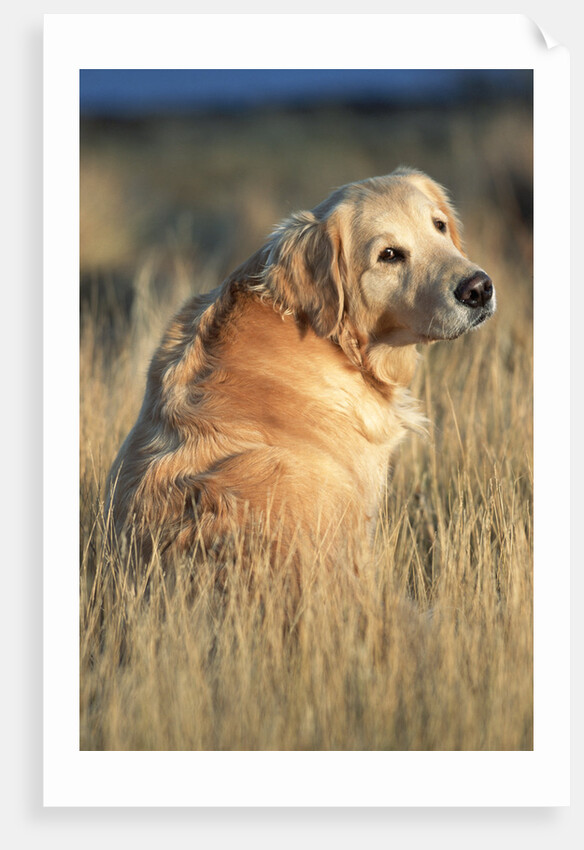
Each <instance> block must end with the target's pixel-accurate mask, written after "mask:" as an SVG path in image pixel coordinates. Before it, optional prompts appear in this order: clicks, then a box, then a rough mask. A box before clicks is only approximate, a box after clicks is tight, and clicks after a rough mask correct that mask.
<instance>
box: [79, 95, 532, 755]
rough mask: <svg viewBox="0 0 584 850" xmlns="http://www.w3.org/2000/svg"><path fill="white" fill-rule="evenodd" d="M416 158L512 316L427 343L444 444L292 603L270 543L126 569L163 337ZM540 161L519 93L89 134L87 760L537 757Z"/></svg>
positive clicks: (413, 455) (398, 483)
mask: <svg viewBox="0 0 584 850" xmlns="http://www.w3.org/2000/svg"><path fill="white" fill-rule="evenodd" d="M400 164H404V165H410V166H413V167H417V168H420V169H422V170H424V171H426V172H427V173H428V174H429V175H430V176H431V177H433V178H434V179H436V180H438V182H441V183H443V184H445V185H446V186H447V188H448V189H450V190H451V192H452V195H453V200H454V203H455V205H456V206H457V208H458V210H459V212H460V215H461V218H462V221H463V225H464V237H465V246H466V250H467V253H468V255H469V257H471V259H472V260H473V261H475V262H476V263H478V264H479V265H481V266H482V267H483V268H484V269H485V270H486V271H487V272H488V274H489V275H490V276H491V278H492V279H493V282H494V284H495V287H496V290H497V302H498V309H497V314H496V316H495V317H494V318H493V319H492V320H491V321H489V322H488V323H487V324H486V325H484V326H483V327H482V328H481V329H479V330H477V331H476V332H473V333H470V334H468V335H466V336H465V337H463V338H461V339H459V340H457V341H454V342H440V343H436V344H433V345H431V346H428V347H425V348H424V349H421V352H420V353H421V358H420V364H419V367H418V371H417V373H416V376H415V378H414V383H413V387H412V391H413V394H414V396H415V397H417V398H418V399H419V400H420V405H421V407H422V409H423V410H424V412H425V415H426V416H427V418H428V420H429V423H430V424H429V434H428V436H427V437H426V438H424V437H420V436H418V435H414V434H412V435H411V436H410V437H408V438H407V440H406V441H405V442H404V443H403V444H402V446H401V448H400V450H399V452H398V454H397V456H396V457H395V459H394V464H393V469H392V474H391V481H390V483H389V486H388V491H387V497H386V500H385V504H384V508H383V511H382V514H381V516H380V517H379V522H378V526H377V532H376V539H375V548H374V552H373V553H372V556H371V559H370V563H369V564H367V565H366V568H365V569H363V570H362V572H361V574H360V575H358V576H356V575H355V574H354V573H353V571H352V569H350V568H349V565H347V564H344V563H339V564H338V565H337V568H336V569H335V570H334V571H332V572H331V571H328V570H323V569H320V568H319V561H318V555H317V556H316V557H315V559H314V562H313V563H306V564H304V565H303V566H302V581H301V585H300V587H301V589H300V592H297V591H296V590H295V589H294V588H293V587H292V583H291V581H290V576H289V575H287V573H286V570H285V569H284V568H280V569H276V570H274V569H271V568H270V564H269V560H268V558H267V556H266V554H265V547H264V546H262V544H261V541H258V542H257V544H254V543H253V541H252V543H251V544H250V546H251V552H250V551H249V549H250V546H248V547H247V548H246V547H244V546H243V545H241V541H238V540H235V542H234V546H233V550H232V551H231V552H230V553H229V554H228V556H227V555H226V560H225V563H224V564H223V565H221V564H219V565H218V564H217V562H216V561H214V560H211V558H210V557H209V558H208V559H205V558H199V560H198V562H197V563H196V564H193V565H189V564H188V563H184V564H183V565H182V568H181V569H178V570H177V571H176V573H175V574H174V575H173V577H172V581H170V580H169V576H168V575H167V574H166V573H165V572H164V570H163V568H162V567H161V565H160V563H158V562H157V561H156V559H155V560H154V561H153V562H152V563H150V564H148V565H144V569H143V571H138V572H136V571H135V570H128V569H126V568H125V564H124V563H123V556H122V555H120V554H119V553H117V552H112V551H111V550H110V548H109V546H108V542H107V527H108V522H109V518H108V516H107V513H106V509H105V506H104V505H105V480H106V476H107V473H108V470H109V467H110V465H111V463H112V461H113V459H114V457H115V455H116V453H117V451H118V449H119V447H120V445H121V443H122V441H123V439H124V437H125V435H126V434H127V432H128V431H129V429H130V428H131V427H132V425H133V423H134V421H135V418H136V416H137V414H138V411H139V408H140V404H141V401H142V395H143V391H144V386H145V376H146V371H147V368H148V363H149V358H150V357H151V356H152V354H153V352H154V349H155V348H156V346H157V344H158V342H159V339H160V335H161V333H162V331H163V329H164V327H165V325H166V323H167V322H168V321H169V319H170V318H171V316H172V315H173V313H174V312H175V311H176V310H177V309H178V308H179V307H180V305H181V303H182V301H183V300H185V299H186V298H187V297H189V296H190V295H191V294H192V293H194V292H204V291H208V290H210V289H212V288H214V287H215V286H216V285H217V284H218V283H219V282H220V280H221V278H222V277H223V276H224V275H225V274H227V273H228V272H229V271H230V270H231V269H232V268H234V266H235V265H236V263H238V262H240V261H241V260H243V259H245V257H247V256H248V255H249V254H251V253H252V251H253V250H255V249H256V248H257V247H259V246H260V245H261V244H262V241H263V240H264V239H265V237H266V235H267V234H268V233H269V231H270V230H271V229H272V227H273V226H274V225H275V224H276V223H277V221H278V220H279V219H281V218H283V217H285V216H286V215H288V214H289V213H290V212H292V211H294V210H296V209H300V208H310V207H312V206H314V205H316V203H318V202H319V201H320V200H322V199H323V198H324V197H326V195H327V194H328V193H329V192H330V191H331V190H332V189H333V188H334V187H335V186H337V185H341V184H343V183H346V182H349V181H352V180H358V179H362V178H365V177H370V176H374V175H377V174H384V173H388V172H390V171H392V170H393V169H394V168H395V167H397V166H398V165H400ZM531 169H532V150H531V111H530V107H529V105H525V104H516V103H513V104H507V105H502V106H499V107H497V108H494V107H488V108H487V107H485V108H478V107H477V108H476V109H470V110H466V111H465V112H461V113H459V112H454V111H453V112H450V113H446V114H444V113H441V114H440V115H439V114H438V113H435V112H433V111H428V112H424V111H417V112H409V113H407V112H406V113H403V114H400V113H398V114H393V115H381V114H370V113H363V114H360V113H357V114H354V113H352V112H350V111H348V110H333V109H332V108H331V109H330V110H329V111H328V112H322V113H318V114H311V115H306V114H304V113H301V112H299V113H285V112H282V113H273V112H272V113H270V112H266V113H254V114H252V115H245V114H244V115H242V116H238V117H235V118H232V119H228V118H225V117H223V118H221V117H207V118H204V119H203V118H201V119H199V120H195V119H194V118H191V119H189V120H185V121H178V120H170V119H168V120H166V121H161V122H143V123H140V124H132V125H123V124H119V125H118V124H115V125H101V124H88V125H86V126H84V127H82V145H81V261H82V298H81V335H80V352H81V361H80V362H81V374H80V400H81V401H80V468H81V481H80V547H79V548H80V605H79V613H80V748H81V749H82V750H529V749H532V746H533V663H532V662H533V658H532V651H533V641H532V626H533V623H532V613H533V606H532V598H533V587H532V533H533V526H532V489H533V478H532V469H533V466H532V432H533V423H532V366H533V357H532V280H531V262H532V259H531V230H530V227H531V222H530V211H529V205H530V198H531V194H530V193H531ZM258 403H261V400H259V401H258ZM221 566H224V567H225V569H224V570H223V573H222V574H223V580H222V581H221V583H218V582H217V581H216V573H217V570H218V568H219V567H221Z"/></svg>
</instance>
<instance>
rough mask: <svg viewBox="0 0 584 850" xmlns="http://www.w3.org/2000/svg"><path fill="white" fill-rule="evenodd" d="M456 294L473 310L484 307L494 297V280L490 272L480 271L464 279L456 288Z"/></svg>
mask: <svg viewBox="0 0 584 850" xmlns="http://www.w3.org/2000/svg"><path fill="white" fill-rule="evenodd" d="M454 295H455V296H456V298H457V299H458V300H459V301H460V302H461V303H462V304H465V305H466V306H467V307H471V308H472V309H473V310H474V309H476V308H477V307H484V306H485V304H487V302H488V301H490V300H491V298H492V297H493V282H492V280H491V278H490V277H489V276H488V274H485V272H483V271H478V272H475V273H474V274H473V275H471V276H470V277H467V278H465V280H462V281H461V282H460V283H459V284H458V286H457V287H456V289H455V290H454Z"/></svg>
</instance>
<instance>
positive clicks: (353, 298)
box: [230, 169, 495, 349]
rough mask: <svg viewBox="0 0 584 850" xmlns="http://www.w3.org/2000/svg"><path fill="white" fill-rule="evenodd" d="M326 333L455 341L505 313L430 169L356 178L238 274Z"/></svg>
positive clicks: (377, 339) (374, 340)
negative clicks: (469, 251) (464, 248)
mask: <svg viewBox="0 0 584 850" xmlns="http://www.w3.org/2000/svg"><path fill="white" fill-rule="evenodd" d="M230 280H232V281H247V282H248V284H250V283H251V288H252V289H255V290H256V291H258V292H261V293H262V294H269V295H271V297H272V298H273V299H274V300H275V301H276V302H277V303H278V304H279V306H280V307H281V308H282V309H284V310H285V311H287V312H289V313H292V314H294V315H295V316H297V317H298V318H299V319H300V320H301V321H302V322H308V323H310V324H311V325H312V327H313V329H314V330H315V332H316V333H317V334H318V335H319V336H323V337H331V338H333V339H335V338H338V337H339V335H340V334H341V333H343V332H344V333H345V334H346V333H347V328H348V327H350V328H351V331H350V333H353V334H354V335H355V338H356V339H358V343H357V345H358V347H359V348H363V347H368V346H369V347H371V346H375V347H376V348H377V349H380V348H383V346H384V345H387V346H392V347H399V346H404V345H410V344H412V343H417V342H431V341H433V340H439V339H455V338H456V337H458V336H460V335H461V334H463V333H465V332H466V331H468V330H471V329H472V328H476V327H478V325H480V324H482V323H483V322H484V321H485V320H486V319H488V318H489V316H492V314H493V313H494V311H495V291H494V288H493V285H492V283H491V279H490V278H489V277H488V275H487V274H486V273H485V272H484V271H483V270H482V269H480V268H479V267H478V266H477V265H475V264H474V263H472V262H471V261H470V260H468V259H467V257H466V256H465V255H464V253H463V251H462V245H461V241H460V235H459V225H458V222H457V218H456V213H455V212H454V209H453V208H452V206H451V205H450V203H449V201H448V198H447V196H446V193H445V192H444V190H443V189H442V188H441V187H440V186H439V185H438V184H437V183H435V182H434V181H433V180H431V179H430V178H429V177H427V176H426V175H425V174H422V173H421V172H417V171H412V170H408V169H399V170H398V171H395V172H393V173H392V174H389V175H388V176H386V177H374V178H372V179H370V180H364V181H362V182H360V183H350V184H348V185H346V186H343V187H341V188H340V189H338V190H337V191H336V192H334V193H333V194H332V195H331V196H330V197H329V198H328V199H327V200H326V201H323V202H322V203H321V204H319V205H318V206H317V207H315V209H314V210H312V211H311V212H302V213H297V214H296V215H293V216H292V217H291V218H289V219H288V220H286V221H284V222H283V223H282V224H281V225H280V227H278V228H277V229H276V230H275V231H274V233H273V234H272V235H271V237H270V239H269V241H268V242H267V244H266V245H264V246H263V248H261V249H260V250H259V251H257V252H256V254H254V255H253V257H251V258H250V259H249V260H247V261H246V262H245V263H244V264H242V266H240V267H239V268H238V269H236V271H235V272H234V273H233V275H232V276H231V278H230Z"/></svg>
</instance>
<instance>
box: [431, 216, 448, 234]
mask: <svg viewBox="0 0 584 850" xmlns="http://www.w3.org/2000/svg"><path fill="white" fill-rule="evenodd" d="M434 227H435V228H436V230H439V231H440V233H446V231H447V229H448V225H447V224H446V222H445V221H442V219H441V218H435V219H434Z"/></svg>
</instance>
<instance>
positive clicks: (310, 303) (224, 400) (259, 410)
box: [108, 169, 495, 562]
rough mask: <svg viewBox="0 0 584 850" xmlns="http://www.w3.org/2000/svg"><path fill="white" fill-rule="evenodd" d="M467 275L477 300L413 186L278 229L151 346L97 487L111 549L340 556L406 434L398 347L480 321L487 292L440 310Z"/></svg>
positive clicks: (424, 192) (443, 226) (411, 179)
mask: <svg viewBox="0 0 584 850" xmlns="http://www.w3.org/2000/svg"><path fill="white" fill-rule="evenodd" d="M389 248H391V249H394V250H393V254H392V253H391V252H388V251H387V250H386V249H389ZM473 275H475V276H476V275H478V276H479V277H481V276H482V277H481V280H483V279H486V281H488V286H489V287H490V281H489V279H488V278H487V277H486V275H484V272H482V271H481V270H480V269H478V267H477V266H476V265H474V264H473V263H471V262H470V261H469V260H468V259H467V258H466V257H465V255H464V254H463V252H462V247H461V242H460V236H459V225H458V222H457V219H456V215H455V213H454V210H453V208H452V206H451V205H450V203H449V201H448V200H447V196H446V194H445V192H444V190H443V189H442V188H441V187H440V186H438V185H437V184H436V183H434V182H433V181H432V180H430V178H428V177H427V176H426V175H424V174H421V173H420V172H416V171H412V170H409V169H399V170H398V171H396V172H394V173H393V174H391V175H388V176H386V177H381V178H373V179H371V180H365V181H362V182H360V183H353V184H349V185H347V186H344V187H342V188H340V189H338V190H337V191H335V192H334V193H333V194H332V195H331V196H330V197H329V198H328V199H327V200H326V201H324V202H323V203H322V204H320V205H319V206H317V207H316V208H315V209H314V210H313V211H311V212H301V213H298V214H296V215H293V216H292V217H291V218H289V219H288V220H286V221H284V222H283V223H282V224H281V225H280V226H279V227H278V228H277V229H276V230H275V231H274V233H273V234H272V235H271V236H270V238H269V239H268V241H267V242H266V244H265V245H264V246H263V247H262V248H260V249H259V250H258V251H257V252H256V253H255V254H254V255H253V256H252V257H251V258H250V259H249V260H247V261H246V262H245V263H243V264H242V265H241V266H240V267H239V268H237V269H236V270H235V271H234V272H233V273H232V274H231V275H230V276H229V277H228V278H227V279H226V280H225V281H224V282H223V284H222V285H221V286H220V287H219V288H218V289H217V290H215V291H214V292H213V293H211V294H210V295H208V296H203V297H196V298H193V299H192V300H190V301H189V302H188V303H187V304H186V305H185V306H184V307H183V308H182V310H181V311H180V312H179V314H178V315H177V316H176V318H175V319H173V321H172V322H171V324H170V326H169V328H168V330H167V331H166V334H165V336H164V338H163V340H162V343H161V345H160V347H159V349H158V351H157V352H156V354H155V355H154V359H153V361H152V364H151V366H150V370H149V373H148V381H147V387H146V393H145V397H144V402H143V405H142V409H141V411H140V414H139V417H138V420H137V422H136V424H135V425H134V428H133V429H132V431H131V432H130V434H129V435H128V437H127V438H126V441H125V442H124V444H123V446H122V448H121V450H120V452H119V455H118V457H117V459H116V461H115V463H114V465H113V467H112V471H111V473H110V479H109V485H108V487H109V490H110V492H111V498H112V508H113V514H114V518H115V525H116V529H117V532H118V534H120V535H121V534H129V533H131V535H132V537H133V540H134V541H135V543H136V545H137V547H138V549H139V551H140V552H141V553H142V555H143V556H144V555H145V556H148V555H149V554H150V553H151V552H152V550H153V545H156V547H157V548H158V550H159V551H161V552H163V553H164V552H169V553H181V552H186V553H189V552H192V551H193V549H194V548H195V547H196V546H197V545H203V546H204V547H206V548H211V547H213V546H216V545H217V544H220V543H221V542H222V541H223V540H224V539H225V538H226V536H228V535H230V534H231V533H232V532H233V531H234V529H236V528H241V527H249V526H253V525H255V526H257V524H258V523H259V524H260V525H262V524H263V527H265V526H266V525H269V526H270V528H271V529H272V530H274V531H276V532H277V535H278V545H280V546H281V547H284V548H286V547H291V546H293V545H294V546H296V545H308V546H311V547H315V548H318V550H319V551H320V552H321V553H323V554H324V556H325V557H327V558H328V559H329V560H330V561H331V562H332V561H334V559H335V558H337V557H339V556H340V555H344V554H347V553H348V554H349V555H350V556H351V557H353V558H354V557H357V556H358V554H359V553H360V552H362V549H363V546H364V545H365V546H366V545H367V543H368V541H369V539H370V534H371V529H372V527H373V524H374V523H375V519H376V517H377V512H378V508H379V504H380V499H381V497H382V494H383V490H384V486H385V482H386V479H387V473H388V467H389V462H390V457H391V454H392V451H393V450H394V448H395V446H396V445H397V444H398V442H399V441H400V440H401V439H402V437H403V436H404V434H405V433H406V432H407V430H408V429H419V428H420V427H422V423H423V419H422V417H421V415H420V413H419V412H418V410H417V408H416V405H415V404H414V403H413V401H412V399H411V398H410V395H409V391H408V389H407V386H408V384H409V382H410V381H411V378H412V376H413V373H414V368H415V364H416V359H417V351H416V343H418V342H429V341H432V340H435V339H453V338H455V337H457V336H459V335H460V334H461V333H464V332H465V331H466V330H468V329H469V328H471V327H472V326H475V325H477V324H479V323H480V322H481V321H482V320H484V319H485V318H487V317H488V315H490V314H491V313H492V312H493V310H494V302H495V299H494V297H491V294H489V296H488V301H486V299H485V304H484V305H479V307H480V309H478V310H477V309H475V307H474V306H473V305H472V304H469V303H468V302H467V303H464V302H463V301H461V300H460V298H459V297H458V296H457V297H455V295H454V292H455V290H456V289H457V287H459V288H460V286H461V282H464V281H466V280H469V279H472V278H473ZM481 285H482V284H481ZM469 286H470V284H469ZM469 286H467V289H468V288H469ZM483 288H484V286H483Z"/></svg>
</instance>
